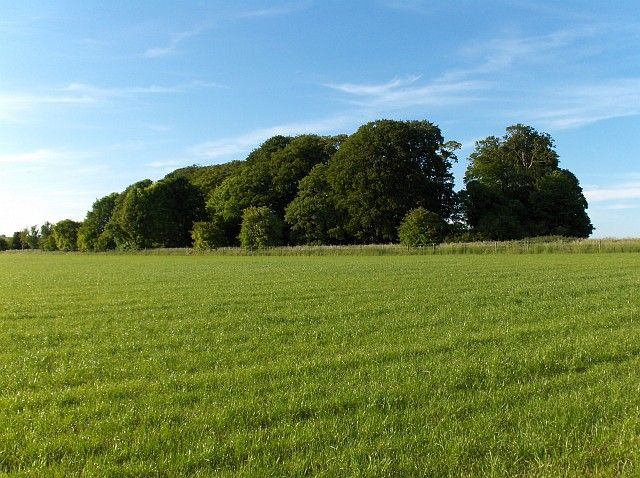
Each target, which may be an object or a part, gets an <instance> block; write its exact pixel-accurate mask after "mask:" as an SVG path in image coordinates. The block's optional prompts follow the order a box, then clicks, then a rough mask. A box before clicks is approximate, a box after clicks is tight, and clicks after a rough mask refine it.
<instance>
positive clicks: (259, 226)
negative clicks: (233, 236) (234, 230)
mask: <svg viewBox="0 0 640 478" xmlns="http://www.w3.org/2000/svg"><path fill="white" fill-rule="evenodd" d="M238 239H240V245H241V246H242V247H243V248H245V249H254V248H255V249H264V248H266V247H274V246H279V245H281V244H282V221H281V220H280V218H279V217H278V216H276V215H275V213H274V212H273V211H272V210H271V209H269V208H268V207H266V206H262V207H254V206H252V207H248V208H246V209H245V210H244V211H243V212H242V225H241V227H240V235H239V236H238Z"/></svg>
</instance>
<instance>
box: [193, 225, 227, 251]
mask: <svg viewBox="0 0 640 478" xmlns="http://www.w3.org/2000/svg"><path fill="white" fill-rule="evenodd" d="M191 238H192V239H193V248H194V249H198V250H206V249H216V248H218V247H225V246H227V245H228V241H227V237H226V234H225V229H224V225H223V224H222V222H221V221H220V220H219V218H218V219H217V220H216V219H214V220H213V221H199V222H196V223H194V224H193V230H192V231H191Z"/></svg>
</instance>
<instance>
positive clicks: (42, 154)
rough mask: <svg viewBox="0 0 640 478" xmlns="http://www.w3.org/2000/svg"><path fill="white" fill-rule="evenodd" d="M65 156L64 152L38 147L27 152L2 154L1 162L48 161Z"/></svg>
mask: <svg viewBox="0 0 640 478" xmlns="http://www.w3.org/2000/svg"><path fill="white" fill-rule="evenodd" d="M64 156H65V155H64V154H63V153H61V152H58V151H54V150H51V149H38V150H35V151H29V152H27V153H14V154H3V155H0V164H31V163H46V162H49V161H52V160H56V159H60V158H63V157H64Z"/></svg>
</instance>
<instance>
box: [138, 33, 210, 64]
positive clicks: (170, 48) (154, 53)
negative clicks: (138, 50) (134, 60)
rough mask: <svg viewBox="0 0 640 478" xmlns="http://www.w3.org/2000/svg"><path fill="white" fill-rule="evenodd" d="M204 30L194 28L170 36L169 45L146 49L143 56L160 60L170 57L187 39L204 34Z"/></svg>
mask: <svg viewBox="0 0 640 478" xmlns="http://www.w3.org/2000/svg"><path fill="white" fill-rule="evenodd" d="M204 31H205V30H204V28H194V29H192V30H185V31H183V32H179V33H175V34H173V35H172V36H171V39H170V41H169V44H168V45H166V46H163V47H153V48H148V49H147V50H146V51H145V52H144V56H145V57H147V58H160V57H163V56H167V55H171V54H174V53H176V52H177V50H178V46H180V44H181V43H182V42H184V41H185V40H188V39H189V38H192V37H195V36H198V35H201V34H202V33H203V32H204Z"/></svg>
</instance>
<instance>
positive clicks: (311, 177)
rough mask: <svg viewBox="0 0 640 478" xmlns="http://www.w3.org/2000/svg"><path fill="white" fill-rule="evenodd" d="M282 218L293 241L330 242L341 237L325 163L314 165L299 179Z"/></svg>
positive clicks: (297, 242)
mask: <svg viewBox="0 0 640 478" xmlns="http://www.w3.org/2000/svg"><path fill="white" fill-rule="evenodd" d="M285 221H286V223H287V224H288V225H289V227H290V228H291V235H290V238H291V240H292V242H293V243H295V244H315V245H319V244H333V243H337V242H339V241H340V239H341V238H342V237H343V236H344V234H343V232H342V230H341V228H340V221H339V218H338V213H337V211H336V207H335V203H334V199H333V197H332V194H331V188H330V186H329V183H328V180H327V165H325V164H317V165H316V166H315V167H314V168H313V169H312V170H311V172H310V173H309V174H308V175H307V176H306V177H305V178H304V179H302V180H301V181H300V186H299V190H298V195H297V196H296V197H295V199H294V200H293V201H291V203H290V204H289V205H288V206H287V208H286V211H285Z"/></svg>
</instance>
